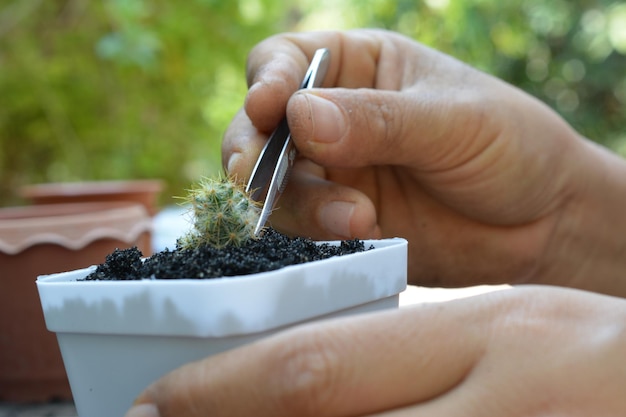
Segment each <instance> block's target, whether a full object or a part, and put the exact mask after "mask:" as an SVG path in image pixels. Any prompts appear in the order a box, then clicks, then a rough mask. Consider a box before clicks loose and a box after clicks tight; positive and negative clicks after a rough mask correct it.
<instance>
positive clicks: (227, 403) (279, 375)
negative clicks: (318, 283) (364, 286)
mask: <svg viewBox="0 0 626 417" xmlns="http://www.w3.org/2000/svg"><path fill="white" fill-rule="evenodd" d="M475 306H476V304H475V303H472V302H471V301H469V300H467V301H466V300H460V301H457V302H454V303H447V304H445V305H444V304H441V305H436V304H432V305H421V306H417V307H412V308H406V309H402V310H395V311H390V312H384V313H377V314H371V315H363V316H360V317H352V318H347V319H339V320H333V321H328V322H325V323H322V324H320V323H318V324H312V325H305V326H301V327H299V328H296V329H294V330H289V331H286V332H284V333H281V334H279V335H277V336H274V337H271V338H268V339H265V340H262V341H260V342H257V343H254V344H252V345H248V346H244V347H243V348H239V349H236V350H232V351H229V352H225V353H223V354H219V355H216V356H213V357H209V358H207V359H205V360H202V361H200V362H196V363H192V364H189V365H186V366H184V367H182V368H179V369H178V370H176V371H174V372H172V373H170V374H169V375H167V376H166V377H164V378H163V379H161V380H160V381H158V382H157V383H155V384H154V385H152V386H151V387H150V388H148V389H147V390H146V391H145V392H144V394H142V396H141V397H140V398H139V399H138V403H140V404H141V403H152V404H154V405H155V406H156V408H157V409H158V410H159V413H160V416H161V417H173V416H177V417H200V416H206V415H211V416H250V415H254V416H256V417H265V416H267V417H270V416H271V417H283V416H284V417H292V416H298V417H313V416H316V417H324V416H328V417H331V416H332V417H340V416H353V415H364V414H369V413H372V412H376V411H382V410H387V409H393V408H396V407H400V406H403V405H408V404H415V403H420V402H422V401H427V400H430V399H432V398H435V397H437V396H439V395H441V394H442V393H446V392H448V391H450V390H452V389H453V388H454V387H455V386H457V385H458V384H460V383H461V382H462V381H463V379H464V378H465V377H466V376H467V375H468V373H469V372H470V371H471V370H472V368H473V366H474V365H475V364H476V363H477V362H478V361H479V360H480V357H481V354H482V352H483V350H484V346H483V345H484V344H485V342H486V340H487V334H488V329H487V328H486V327H485V326H481V325H472V326H468V325H467V323H468V322H470V323H481V322H485V320H479V319H478V318H479V316H480V315H481V314H484V313H485V310H489V309H484V308H483V309H481V308H476V307H475ZM483 307H484V305H483Z"/></svg>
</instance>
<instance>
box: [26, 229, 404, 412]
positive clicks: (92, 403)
mask: <svg viewBox="0 0 626 417" xmlns="http://www.w3.org/2000/svg"><path fill="white" fill-rule="evenodd" d="M337 243H338V242H337ZM364 243H365V247H366V248H370V247H371V248H372V249H369V250H366V251H364V252H359V253H354V254H350V255H343V256H337V257H333V258H329V259H325V260H321V261H315V262H309V263H305V264H300V265H293V266H288V267H284V268H282V269H278V270H275V271H270V272H264V273H259V274H254V275H245V276H239V277H225V278H213V279H206V280H202V279H173V280H161V279H156V280H148V279H146V280H137V281H82V280H81V279H83V278H84V277H85V276H87V275H88V274H89V273H90V272H91V271H93V270H94V268H95V267H90V268H85V269H81V270H76V271H71V272H65V273H60V274H54V275H45V276H40V277H39V278H38V279H37V288H38V290H39V296H40V299H41V305H42V308H43V312H44V317H45V320H46V326H47V328H48V330H50V331H52V332H55V333H56V334H57V339H58V341H59V346H60V348H61V353H62V355H63V362H64V364H65V368H66V372H67V374H68V378H69V381H70V385H71V388H72V394H73V397H74V402H75V404H76V408H77V410H78V413H79V415H80V416H81V417H105V416H106V417H110V416H114V415H117V416H122V415H124V412H125V411H126V410H127V409H128V408H129V407H130V405H131V404H132V402H133V400H134V398H135V397H136V396H137V395H138V394H139V393H140V392H141V391H142V390H143V389H144V388H145V387H146V386H147V385H149V384H150V383H151V382H153V381H154V380H156V379H158V378H159V377H160V376H162V375H164V374H165V373H167V372H169V371H171V370H173V369H175V368H177V367H179V366H181V365H182V364H185V363H188V362H191V361H194V360H198V359H201V358H203V357H206V356H209V355H212V354H216V353H219V352H222V351H224V350H227V349H231V348H234V347H237V346H240V345H243V344H246V343H250V342H252V341H254V340H257V339H259V338H261V337H265V336H267V335H270V334H272V333H275V332H277V331H279V330H281V329H284V328H285V327H288V326H293V325H297V324H300V323H304V322H308V321H312V320H319V319H324V318H329V317H336V316H341V315H347V314H355V313H360V312H367V311H375V310H380V309H386V308H397V306H398V295H399V293H400V292H402V291H403V290H404V289H405V288H406V283H407V270H406V268H407V242H406V240H404V239H400V238H394V239H382V240H366V241H364Z"/></svg>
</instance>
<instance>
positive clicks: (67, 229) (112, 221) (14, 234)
mask: <svg viewBox="0 0 626 417" xmlns="http://www.w3.org/2000/svg"><path fill="white" fill-rule="evenodd" d="M20 211H22V213H23V215H22V216H20V215H19V213H20ZM37 214H39V215H37ZM151 229H152V219H151V217H150V215H149V214H148V212H147V211H146V209H145V207H144V206H142V205H141V204H138V203H128V202H118V203H72V204H50V205H39V206H23V207H9V208H5V209H0V252H2V253H5V254H9V255H15V254H18V253H20V252H22V251H24V250H26V249H28V248H30V247H32V246H35V245H39V244H53V245H59V246H63V247H65V248H68V249H72V250H78V249H81V248H84V247H85V246H87V245H89V244H90V243H92V242H94V241H96V240H99V239H115V240H119V241H122V242H133V241H135V240H136V239H137V238H138V237H139V235H141V234H142V233H144V232H149V231H151Z"/></svg>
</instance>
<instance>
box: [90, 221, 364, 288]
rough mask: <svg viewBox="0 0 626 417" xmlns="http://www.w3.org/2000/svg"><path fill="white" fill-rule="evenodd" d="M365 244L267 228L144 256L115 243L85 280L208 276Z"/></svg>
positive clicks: (314, 257) (245, 272)
mask: <svg viewBox="0 0 626 417" xmlns="http://www.w3.org/2000/svg"><path fill="white" fill-rule="evenodd" d="M365 250H366V248H365V245H364V243H363V241H360V240H346V241H342V242H341V244H340V245H339V246H334V245H329V244H316V243H315V242H314V241H312V240H310V239H304V238H289V237H287V236H285V235H283V234H281V233H279V232H277V231H275V230H273V229H267V230H266V231H265V232H264V233H263V235H262V236H261V237H260V238H259V239H258V240H251V241H249V242H248V243H247V244H245V245H243V246H240V247H226V248H221V249H216V248H213V247H210V246H201V247H198V248H194V249H181V248H180V247H177V248H176V249H174V250H169V249H166V250H164V251H162V252H158V253H156V254H154V255H152V256H151V257H149V258H147V259H145V261H142V256H143V255H142V253H141V251H139V250H138V249H137V248H136V247H134V248H130V249H117V250H115V251H114V252H112V253H111V254H110V255H108V256H107V257H106V260H105V262H104V263H103V264H101V265H99V266H98V267H97V269H96V270H95V271H94V272H92V273H91V274H89V275H88V276H87V277H85V280H87V281H92V280H139V279H177V278H197V279H207V278H218V277H225V276H237V275H249V274H255V273H258V272H265V271H271V270H275V269H279V268H282V267H284V266H288V265H295V264H301V263H305V262H311V261H317V260H321V259H326V258H330V257H333V256H340V255H346V254H350V253H355V252H363V251H365Z"/></svg>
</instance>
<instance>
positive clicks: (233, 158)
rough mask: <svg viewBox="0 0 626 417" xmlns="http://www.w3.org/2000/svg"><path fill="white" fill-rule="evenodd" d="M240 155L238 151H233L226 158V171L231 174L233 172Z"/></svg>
mask: <svg viewBox="0 0 626 417" xmlns="http://www.w3.org/2000/svg"><path fill="white" fill-rule="evenodd" d="M240 157H241V153H240V152H233V153H232V155H230V158H228V162H227V163H226V172H227V173H229V174H232V173H233V172H234V170H235V167H236V166H237V164H238V163H239V159H240Z"/></svg>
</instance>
